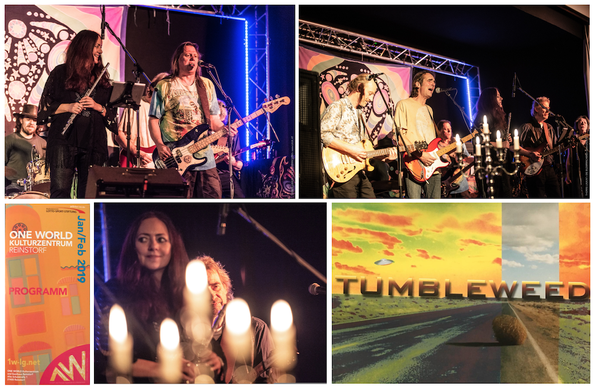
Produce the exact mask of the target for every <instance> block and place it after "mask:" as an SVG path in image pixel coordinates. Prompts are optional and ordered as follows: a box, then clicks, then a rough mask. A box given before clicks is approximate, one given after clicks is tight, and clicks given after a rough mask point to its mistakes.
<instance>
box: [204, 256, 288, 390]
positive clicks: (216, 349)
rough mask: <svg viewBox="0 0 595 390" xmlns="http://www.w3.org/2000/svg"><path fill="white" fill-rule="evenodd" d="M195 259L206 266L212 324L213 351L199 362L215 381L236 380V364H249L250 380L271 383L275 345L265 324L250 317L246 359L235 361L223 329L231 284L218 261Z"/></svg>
mask: <svg viewBox="0 0 595 390" xmlns="http://www.w3.org/2000/svg"><path fill="white" fill-rule="evenodd" d="M198 260H200V261H202V262H203V263H204V265H205V268H206V269H207V279H208V283H209V291H210V293H211V303H212V308H213V311H212V323H213V327H214V329H213V331H214V336H213V340H212V341H211V346H212V348H213V352H212V353H211V355H210V356H209V357H208V358H207V359H206V360H204V361H202V362H201V363H203V364H206V365H208V366H209V367H211V369H212V371H213V372H214V373H215V382H216V383H237V381H236V379H237V378H236V377H235V370H236V368H237V367H241V366H248V367H252V369H253V370H254V372H253V373H252V374H253V375H255V379H253V380H252V382H253V383H275V382H276V381H277V378H278V372H277V370H276V369H274V368H272V367H271V361H272V356H273V350H274V348H275V345H274V343H273V339H272V337H271V333H270V331H269V328H268V326H267V325H266V323H265V322H264V321H262V320H261V319H260V318H256V317H252V324H251V329H252V335H251V337H252V343H251V351H250V353H249V354H248V358H247V360H241V361H239V360H238V361H236V359H235V356H234V354H233V351H232V350H231V346H230V344H231V342H230V340H227V337H229V335H228V334H226V333H225V332H224V330H225V320H221V319H222V318H224V317H222V316H225V306H226V305H227V304H228V303H229V302H230V301H231V300H232V299H233V287H232V284H231V279H230V278H229V274H228V273H227V271H226V270H225V269H224V268H223V266H222V265H221V263H219V262H217V261H215V260H213V259H212V258H211V257H208V256H203V257H200V258H199V259H198Z"/></svg>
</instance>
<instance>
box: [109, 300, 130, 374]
mask: <svg viewBox="0 0 595 390" xmlns="http://www.w3.org/2000/svg"><path fill="white" fill-rule="evenodd" d="M109 350H110V365H111V367H112V368H113V369H114V371H115V372H116V375H118V374H122V375H128V374H130V370H131V368H132V337H130V336H129V335H128V328H127V325H126V315H125V314H124V310H123V309H122V307H120V305H117V304H116V305H114V306H112V308H111V309H110V313H109Z"/></svg>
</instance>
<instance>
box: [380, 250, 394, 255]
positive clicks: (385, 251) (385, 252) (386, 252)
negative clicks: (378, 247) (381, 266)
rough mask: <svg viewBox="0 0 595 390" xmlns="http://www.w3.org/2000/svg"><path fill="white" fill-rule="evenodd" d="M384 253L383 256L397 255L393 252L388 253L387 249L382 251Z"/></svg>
mask: <svg viewBox="0 0 595 390" xmlns="http://www.w3.org/2000/svg"><path fill="white" fill-rule="evenodd" d="M382 253H383V254H385V255H386V256H394V255H395V254H394V253H393V252H391V251H388V250H386V249H385V250H383V251H382Z"/></svg>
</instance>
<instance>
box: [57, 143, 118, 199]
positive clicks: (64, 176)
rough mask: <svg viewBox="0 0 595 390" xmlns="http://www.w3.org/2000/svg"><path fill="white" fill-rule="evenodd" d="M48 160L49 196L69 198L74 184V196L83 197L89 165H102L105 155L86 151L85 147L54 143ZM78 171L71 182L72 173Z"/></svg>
mask: <svg viewBox="0 0 595 390" xmlns="http://www.w3.org/2000/svg"><path fill="white" fill-rule="evenodd" d="M55 148H56V149H55V151H54V153H53V158H52V161H50V198H70V192H71V190H72V186H73V184H75V185H76V197H77V198H78V199H84V198H85V192H86V191H87V179H88V177H89V167H90V166H91V165H99V166H102V165H103V163H104V162H105V161H106V158H107V156H106V155H105V154H104V153H97V152H87V151H86V150H85V149H80V148H77V147H76V146H69V145H56V146H55ZM75 171H76V172H77V173H78V179H77V182H76V183H73V179H74V173H75Z"/></svg>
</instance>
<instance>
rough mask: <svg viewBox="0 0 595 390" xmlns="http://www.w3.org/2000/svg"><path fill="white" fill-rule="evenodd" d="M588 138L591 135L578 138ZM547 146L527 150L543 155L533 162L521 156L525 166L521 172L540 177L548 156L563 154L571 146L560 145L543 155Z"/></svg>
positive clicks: (522, 166) (545, 144)
mask: <svg viewBox="0 0 595 390" xmlns="http://www.w3.org/2000/svg"><path fill="white" fill-rule="evenodd" d="M588 137H589V134H585V135H581V136H580V137H578V140H583V139H585V138H588ZM574 142H576V141H574ZM546 146H547V143H544V144H542V145H540V146H538V147H536V148H525V149H527V150H528V151H530V152H539V153H540V154H541V158H540V159H539V160H537V161H533V160H531V158H530V157H527V156H521V163H522V164H523V165H521V172H523V173H524V174H525V175H527V176H535V175H539V172H541V168H542V167H543V161H544V159H545V158H546V157H547V156H549V155H550V154H554V153H557V152H563V151H564V150H566V149H568V148H569V147H570V146H571V145H568V144H566V145H565V144H562V145H558V146H556V147H555V148H553V149H550V150H548V151H547V152H545V153H542V152H543V149H544V148H545V147H546Z"/></svg>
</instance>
